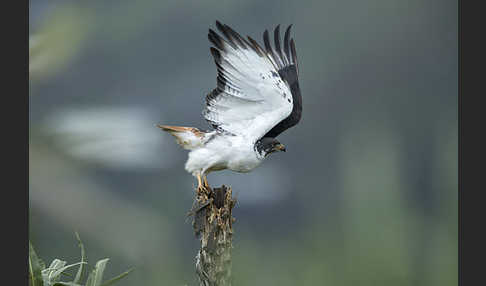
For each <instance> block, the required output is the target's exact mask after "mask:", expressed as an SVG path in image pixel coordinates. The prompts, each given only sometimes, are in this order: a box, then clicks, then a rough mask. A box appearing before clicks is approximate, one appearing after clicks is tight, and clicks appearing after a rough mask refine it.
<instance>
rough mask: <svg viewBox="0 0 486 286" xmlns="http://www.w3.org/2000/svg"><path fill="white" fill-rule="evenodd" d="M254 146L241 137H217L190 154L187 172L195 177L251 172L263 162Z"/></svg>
mask: <svg viewBox="0 0 486 286" xmlns="http://www.w3.org/2000/svg"><path fill="white" fill-rule="evenodd" d="M253 146H254V144H252V142H250V141H248V140H245V138H242V137H240V136H230V135H220V136H217V137H215V138H214V139H212V140H210V141H209V142H207V143H206V144H205V145H204V146H202V147H200V148H197V149H194V150H193V151H191V152H190V153H189V158H188V159H187V162H186V170H187V171H188V172H190V173H192V174H193V175H195V174H196V173H199V172H201V173H209V172H211V171H217V170H223V169H230V170H232V171H235V172H249V171H251V170H252V169H254V168H255V167H257V166H258V165H260V164H261V162H262V160H263V158H261V157H258V156H257V154H256V153H255V151H254V147H253Z"/></svg>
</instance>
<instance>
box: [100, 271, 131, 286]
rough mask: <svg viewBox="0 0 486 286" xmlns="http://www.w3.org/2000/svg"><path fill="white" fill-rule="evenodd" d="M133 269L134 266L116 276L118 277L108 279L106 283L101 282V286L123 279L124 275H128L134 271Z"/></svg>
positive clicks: (107, 285)
mask: <svg viewBox="0 0 486 286" xmlns="http://www.w3.org/2000/svg"><path fill="white" fill-rule="evenodd" d="M132 271H133V268H132V269H129V270H127V271H125V272H123V273H122V274H120V275H118V276H116V277H113V278H111V279H110V280H108V281H106V282H105V283H103V284H101V286H109V285H112V284H114V283H116V282H117V281H118V280H120V279H122V278H123V277H125V276H127V275H128V273H130V272H132Z"/></svg>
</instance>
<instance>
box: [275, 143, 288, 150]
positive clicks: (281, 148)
mask: <svg viewBox="0 0 486 286" xmlns="http://www.w3.org/2000/svg"><path fill="white" fill-rule="evenodd" d="M275 150H277V151H283V152H285V151H286V149H285V145H284V144H282V143H280V144H277V145H275Z"/></svg>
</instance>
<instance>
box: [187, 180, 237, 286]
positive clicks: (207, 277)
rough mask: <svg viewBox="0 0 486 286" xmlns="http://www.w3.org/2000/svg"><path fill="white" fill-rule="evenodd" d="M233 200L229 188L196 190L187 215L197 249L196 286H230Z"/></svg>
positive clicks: (223, 186) (207, 187)
mask: <svg viewBox="0 0 486 286" xmlns="http://www.w3.org/2000/svg"><path fill="white" fill-rule="evenodd" d="M235 204H236V200H235V199H233V198H232V192H231V188H229V187H226V186H225V185H222V186H221V187H220V188H214V189H212V188H210V187H209V186H206V187H201V188H198V189H197V192H196V198H195V201H194V204H193V206H192V209H191V212H190V214H191V215H193V216H194V219H193V222H192V226H193V228H194V232H195V234H196V237H197V238H199V239H200V241H201V248H200V249H199V251H198V254H197V255H196V273H197V275H198V277H199V283H200V285H204V286H223V285H224V286H226V285H231V248H232V247H233V246H232V235H233V228H232V224H233V222H234V218H233V217H232V214H231V212H232V209H233V207H234V205H235Z"/></svg>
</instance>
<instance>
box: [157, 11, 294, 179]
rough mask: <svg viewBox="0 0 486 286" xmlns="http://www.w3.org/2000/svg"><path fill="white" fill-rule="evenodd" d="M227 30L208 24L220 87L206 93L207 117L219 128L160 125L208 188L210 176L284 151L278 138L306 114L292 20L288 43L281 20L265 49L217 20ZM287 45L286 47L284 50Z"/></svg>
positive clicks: (252, 165) (251, 166)
mask: <svg viewBox="0 0 486 286" xmlns="http://www.w3.org/2000/svg"><path fill="white" fill-rule="evenodd" d="M216 27H217V29H218V30H219V32H220V33H221V34H222V36H221V35H219V34H218V33H216V32H215V31H214V30H212V29H209V34H208V38H209V41H210V42H211V43H212V44H213V45H214V46H213V47H210V51H211V54H212V56H213V58H214V62H215V63H216V67H217V71H218V75H217V87H216V88H215V89H213V90H212V92H210V93H209V94H208V95H207V96H206V106H205V108H204V110H203V116H204V118H205V119H206V120H207V121H208V122H209V124H210V125H211V126H212V127H213V128H214V129H213V130H210V131H201V130H199V129H197V128H195V127H182V126H170V125H157V126H158V127H159V128H161V129H162V130H164V131H167V132H169V133H170V134H172V135H173V136H174V137H175V138H176V140H177V142H178V143H179V144H180V145H181V146H182V147H183V148H184V149H187V150H190V152H189V156H188V160H187V161H186V164H185V169H186V171H188V172H189V173H191V174H192V175H193V176H195V177H196V178H197V181H198V188H201V187H202V186H205V187H209V184H208V182H207V178H206V175H207V174H208V173H210V172H212V171H219V170H224V169H229V170H232V171H236V172H249V171H251V170H253V169H254V168H255V167H257V166H258V165H260V164H261V163H262V161H263V160H264V159H265V158H266V157H267V156H268V155H269V154H271V153H274V152H277V151H284V152H285V146H284V145H283V144H281V143H280V142H279V141H278V140H277V139H276V137H277V136H278V135H279V134H280V133H282V132H283V131H285V130H286V129H288V128H290V127H292V126H294V125H296V124H297V123H298V122H299V121H300V118H301V114H302V96H301V94H300V88H299V81H298V74H299V69H298V64H297V54H296V51H295V43H294V40H293V39H290V28H291V27H292V25H290V26H289V27H288V28H287V30H286V31H285V36H284V40H283V45H281V41H280V31H279V28H280V25H278V26H277V27H276V28H275V30H274V46H275V48H272V46H271V44H270V39H269V33H268V31H267V30H265V32H264V33H263V42H264V48H262V47H261V46H260V45H259V44H258V43H257V42H256V41H255V40H253V39H252V38H251V37H249V36H248V37H247V39H245V38H243V37H242V36H240V34H238V33H237V32H235V31H234V30H233V29H231V28H230V27H229V26H227V25H224V24H221V23H220V22H219V21H216ZM282 48H283V49H282Z"/></svg>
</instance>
